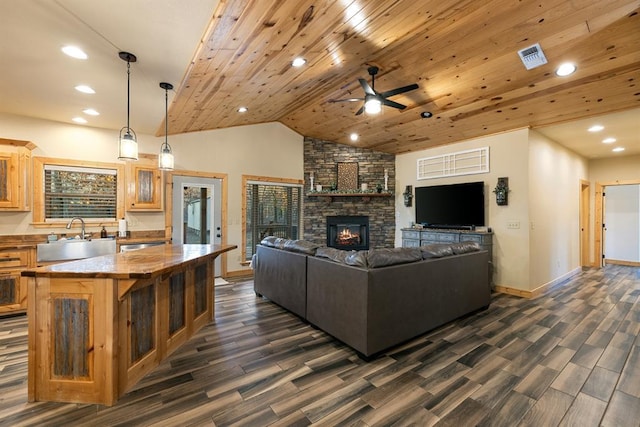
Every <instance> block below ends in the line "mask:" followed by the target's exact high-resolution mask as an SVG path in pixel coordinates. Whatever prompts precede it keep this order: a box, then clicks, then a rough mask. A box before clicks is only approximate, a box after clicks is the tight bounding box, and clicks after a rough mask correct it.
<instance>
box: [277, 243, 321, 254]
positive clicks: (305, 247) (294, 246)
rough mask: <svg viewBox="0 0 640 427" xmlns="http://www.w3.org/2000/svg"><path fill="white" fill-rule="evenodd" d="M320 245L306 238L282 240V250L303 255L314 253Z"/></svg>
mask: <svg viewBox="0 0 640 427" xmlns="http://www.w3.org/2000/svg"><path fill="white" fill-rule="evenodd" d="M319 247H320V245H318V244H317V243H313V242H309V241H308V240H287V241H286V242H284V248H283V249H284V250H286V251H291V252H298V253H301V254H305V255H315V254H316V249H318V248H319Z"/></svg>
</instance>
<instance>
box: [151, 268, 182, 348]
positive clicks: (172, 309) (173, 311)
mask: <svg viewBox="0 0 640 427" xmlns="http://www.w3.org/2000/svg"><path fill="white" fill-rule="evenodd" d="M187 276H188V275H187V272H186V271H185V270H184V269H180V270H174V271H172V272H170V273H169V274H167V275H165V276H163V277H162V281H161V283H160V288H159V310H158V313H159V315H160V319H159V320H160V344H161V346H162V347H161V352H162V355H163V357H164V356H165V355H167V354H170V353H171V352H173V351H174V350H175V349H176V348H178V347H179V346H180V345H181V344H183V343H184V342H185V341H187V333H188V319H187V310H188V304H187V294H188V290H187Z"/></svg>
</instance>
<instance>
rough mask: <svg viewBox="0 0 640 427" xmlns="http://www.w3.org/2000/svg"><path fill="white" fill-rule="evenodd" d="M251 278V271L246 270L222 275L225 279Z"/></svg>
mask: <svg viewBox="0 0 640 427" xmlns="http://www.w3.org/2000/svg"><path fill="white" fill-rule="evenodd" d="M251 276H253V270H252V269H250V268H248V269H246V270H235V271H227V274H225V275H224V277H225V278H227V277H251Z"/></svg>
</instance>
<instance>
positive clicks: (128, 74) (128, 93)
mask: <svg viewBox="0 0 640 427" xmlns="http://www.w3.org/2000/svg"><path fill="white" fill-rule="evenodd" d="M130 76H131V63H130V62H129V61H127V133H130V131H131V128H130V127H129V97H130V88H129V86H130V83H129V81H130Z"/></svg>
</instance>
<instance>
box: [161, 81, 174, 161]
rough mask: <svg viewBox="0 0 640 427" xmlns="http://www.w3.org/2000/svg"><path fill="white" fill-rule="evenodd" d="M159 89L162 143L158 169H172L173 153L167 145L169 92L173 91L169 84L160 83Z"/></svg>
mask: <svg viewBox="0 0 640 427" xmlns="http://www.w3.org/2000/svg"><path fill="white" fill-rule="evenodd" d="M160 87H161V88H162V89H164V142H163V143H162V145H161V146H160V155H159V156H158V168H159V169H161V170H172V169H173V160H174V159H173V153H172V152H171V146H170V145H169V141H168V138H169V136H168V135H169V91H170V90H171V89H173V85H172V84H171V83H165V82H162V83H160Z"/></svg>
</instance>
